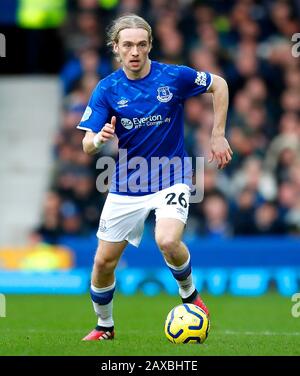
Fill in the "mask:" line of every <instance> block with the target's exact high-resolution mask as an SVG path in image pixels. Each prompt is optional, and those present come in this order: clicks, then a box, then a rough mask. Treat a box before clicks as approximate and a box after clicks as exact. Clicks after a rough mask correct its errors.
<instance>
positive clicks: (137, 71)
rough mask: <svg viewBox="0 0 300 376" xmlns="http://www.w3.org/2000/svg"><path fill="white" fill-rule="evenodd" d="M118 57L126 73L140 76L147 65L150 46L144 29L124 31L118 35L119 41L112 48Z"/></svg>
mask: <svg viewBox="0 0 300 376" xmlns="http://www.w3.org/2000/svg"><path fill="white" fill-rule="evenodd" d="M114 50H115V52H116V53H117V54H118V55H119V56H120V58H121V61H122V64H123V67H124V70H125V72H126V73H129V74H130V73H132V74H133V75H135V76H139V75H140V76H142V75H143V73H145V71H147V68H148V65H149V57H148V55H149V52H150V50H151V44H150V42H149V35H148V32H147V30H144V29H124V30H121V31H120V33H119V41H118V43H117V44H115V46H114Z"/></svg>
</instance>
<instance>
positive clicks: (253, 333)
mask: <svg viewBox="0 0 300 376" xmlns="http://www.w3.org/2000/svg"><path fill="white" fill-rule="evenodd" d="M211 331H212V332H213V333H216V334H225V335H228V334H229V335H245V336H300V332H269V331H264V332H253V331H245V332H241V331H235V330H216V331H215V330H213V329H212V330H211Z"/></svg>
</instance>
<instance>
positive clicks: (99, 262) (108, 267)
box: [94, 257, 117, 273]
mask: <svg viewBox="0 0 300 376" xmlns="http://www.w3.org/2000/svg"><path fill="white" fill-rule="evenodd" d="M116 265H117V262H116V260H111V259H107V258H104V257H95V260H94V268H95V269H96V270H97V272H101V273H111V272H113V271H114V270H115V267H116Z"/></svg>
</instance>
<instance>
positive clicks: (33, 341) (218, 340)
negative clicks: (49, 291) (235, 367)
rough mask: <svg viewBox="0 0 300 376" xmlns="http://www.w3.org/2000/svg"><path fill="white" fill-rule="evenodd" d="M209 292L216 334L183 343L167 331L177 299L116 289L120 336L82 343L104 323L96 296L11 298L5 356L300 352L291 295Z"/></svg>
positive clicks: (0, 341)
mask: <svg viewBox="0 0 300 376" xmlns="http://www.w3.org/2000/svg"><path fill="white" fill-rule="evenodd" d="M203 297H204V299H205V301H206V302H207V305H208V306H209V308H210V311H211V315H212V319H211V331H210V334H209V336H208V339H207V340H206V342H205V343H204V344H201V345H198V344H186V345H175V344H172V343H170V342H168V340H167V339H166V337H165V335H164V320H165V318H166V316H167V313H168V312H169V311H170V310H171V309H172V308H173V307H174V306H176V305H178V304H179V298H177V297H171V296H168V295H163V294H161V295H157V296H154V297H147V296H144V295H142V294H137V295H134V296H128V297H126V296H123V295H120V294H117V293H116V294H115V299H114V312H115V314H114V317H115V328H116V338H115V340H114V341H99V342H82V341H81V338H82V337H83V336H84V335H86V334H87V333H88V332H89V331H90V330H91V329H92V328H93V327H94V325H95V323H96V319H95V316H94V313H93V310H92V304H91V301H90V298H89V296H88V295H82V296H61V295H58V296H54V295H48V296H38V295H35V296H31V295H23V296H18V295H9V296H7V297H6V306H7V308H6V315H7V317H5V318H0V355H98V356H101V355H106V356H107V355H108V356H112V355H146V356H149V355H174V356H176V355H181V356H185V355H193V356H194V355H198V356H199V355H300V317H299V318H294V317H293V316H292V315H291V308H292V304H293V303H292V302H291V300H290V299H289V298H284V297H282V296H280V295H278V294H277V293H275V292H274V293H269V294H267V295H264V296H261V297H255V298H246V297H234V296H230V295H224V296H220V297H215V296H211V295H205V294H203Z"/></svg>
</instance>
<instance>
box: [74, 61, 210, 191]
mask: <svg viewBox="0 0 300 376" xmlns="http://www.w3.org/2000/svg"><path fill="white" fill-rule="evenodd" d="M211 83H212V75H211V74H210V73H209V72H197V71H196V70H194V69H192V68H189V67H186V66H179V65H168V64H162V63H159V62H156V61H152V62H151V69H150V72H149V74H148V75H147V76H145V77H143V78H141V79H136V80H131V79H129V78H128V77H127V76H126V74H125V72H124V71H123V69H118V70H117V71H115V72H114V73H112V74H111V75H109V76H107V77H106V78H104V79H103V80H101V81H100V82H99V83H98V85H97V86H96V88H95V89H94V91H93V93H92V96H91V98H90V101H89V103H88V106H87V108H86V110H85V112H84V114H83V117H82V119H81V122H80V124H79V125H78V126H77V127H78V128H79V129H83V130H85V131H87V130H90V131H93V132H95V133H98V132H99V131H100V130H101V129H102V127H103V126H104V124H105V123H106V122H110V120H111V117H112V116H116V119H117V122H116V130H115V132H116V135H117V137H118V142H119V145H118V146H119V156H118V159H117V163H116V168H115V172H114V175H113V178H112V184H111V187H110V192H111V193H116V194H123V195H131V196H139V195H145V194H149V193H154V192H156V191H158V190H161V189H164V188H167V187H168V186H171V185H173V184H176V183H185V184H188V185H191V179H192V167H191V163H190V159H189V158H188V156H187V153H186V151H185V149H184V122H183V115H184V111H183V109H184V101H185V100H186V99H187V98H189V97H191V96H195V95H198V94H201V93H205V92H206V91H207V90H208V88H209V87H210V85H211Z"/></svg>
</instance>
